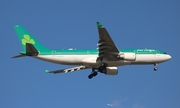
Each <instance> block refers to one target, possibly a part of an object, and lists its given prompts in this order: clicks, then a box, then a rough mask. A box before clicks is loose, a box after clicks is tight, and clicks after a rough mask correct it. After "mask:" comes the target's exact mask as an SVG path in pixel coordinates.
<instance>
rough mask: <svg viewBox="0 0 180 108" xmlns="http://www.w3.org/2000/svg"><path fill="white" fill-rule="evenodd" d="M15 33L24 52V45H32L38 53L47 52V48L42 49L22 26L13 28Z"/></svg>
mask: <svg viewBox="0 0 180 108" xmlns="http://www.w3.org/2000/svg"><path fill="white" fill-rule="evenodd" d="M14 28H15V30H16V33H17V35H18V37H19V40H20V42H21V44H22V46H23V49H24V51H26V43H30V44H32V45H33V46H34V47H35V48H36V49H37V50H38V51H47V50H49V49H48V48H46V47H44V46H43V45H42V44H41V43H39V42H38V41H37V40H36V39H35V38H34V37H33V36H32V35H31V34H30V33H29V32H28V31H26V30H25V29H24V28H23V27H22V26H20V25H15V26H14Z"/></svg>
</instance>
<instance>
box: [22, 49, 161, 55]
mask: <svg viewBox="0 0 180 108" xmlns="http://www.w3.org/2000/svg"><path fill="white" fill-rule="evenodd" d="M120 51H121V52H124V53H128V52H129V53H135V54H164V52H163V51H160V50H154V49H124V50H123V49H122V50H120ZM39 52H40V53H39V55H98V53H99V52H98V50H51V51H39ZM21 53H22V54H23V53H24V52H21Z"/></svg>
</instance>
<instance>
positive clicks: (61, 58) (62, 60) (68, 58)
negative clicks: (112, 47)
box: [34, 54, 171, 68]
mask: <svg viewBox="0 0 180 108" xmlns="http://www.w3.org/2000/svg"><path fill="white" fill-rule="evenodd" d="M34 58H37V59H40V60H44V61H48V62H52V63H57V64H64V65H84V66H86V67H94V68H97V67H99V66H100V65H101V63H102V62H101V61H97V58H98V55H38V56H36V57H34ZM169 59H171V56H170V55H168V54H136V59H135V60H134V61H127V60H121V59H119V60H116V61H108V60H107V61H105V62H106V63H107V64H108V66H123V65H130V64H139V65H143V64H154V63H162V62H165V61H167V60H169Z"/></svg>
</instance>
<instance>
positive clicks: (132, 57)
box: [117, 53, 136, 61]
mask: <svg viewBox="0 0 180 108" xmlns="http://www.w3.org/2000/svg"><path fill="white" fill-rule="evenodd" d="M117 57H118V58H120V59H123V60H127V61H135V60H136V54H135V53H119V54H118V56H117Z"/></svg>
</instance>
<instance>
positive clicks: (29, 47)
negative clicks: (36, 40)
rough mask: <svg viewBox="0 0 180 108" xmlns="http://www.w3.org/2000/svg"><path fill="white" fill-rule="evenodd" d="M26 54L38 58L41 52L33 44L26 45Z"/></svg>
mask: <svg viewBox="0 0 180 108" xmlns="http://www.w3.org/2000/svg"><path fill="white" fill-rule="evenodd" d="M26 54H27V55H29V56H37V55H38V54H39V52H38V51H37V49H36V48H35V47H34V46H33V45H32V44H30V43H26Z"/></svg>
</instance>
